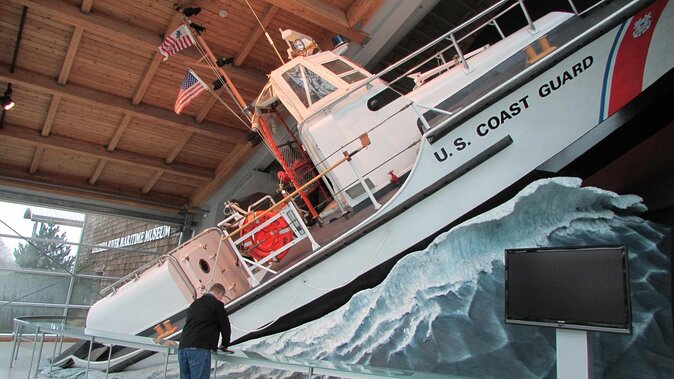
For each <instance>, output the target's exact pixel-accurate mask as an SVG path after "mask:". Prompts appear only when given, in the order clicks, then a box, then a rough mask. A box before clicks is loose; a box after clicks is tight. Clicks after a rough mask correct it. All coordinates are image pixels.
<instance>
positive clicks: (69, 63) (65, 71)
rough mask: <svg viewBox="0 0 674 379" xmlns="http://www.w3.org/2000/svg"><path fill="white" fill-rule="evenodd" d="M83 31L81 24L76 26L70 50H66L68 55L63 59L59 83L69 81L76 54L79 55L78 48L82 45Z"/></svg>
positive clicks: (71, 38) (63, 83) (62, 83)
mask: <svg viewBox="0 0 674 379" xmlns="http://www.w3.org/2000/svg"><path fill="white" fill-rule="evenodd" d="M83 32H84V29H83V28H82V27H81V26H76V27H75V30H74V31H73V35H72V37H70V45H69V46H68V52H66V57H65V59H64V60H63V66H61V73H60V74H59V78H58V83H59V84H60V85H65V84H66V83H67V82H68V76H70V69H71V68H72V67H73V62H74V61H75V55H77V49H78V48H79V47H80V41H81V40H82V33H83Z"/></svg>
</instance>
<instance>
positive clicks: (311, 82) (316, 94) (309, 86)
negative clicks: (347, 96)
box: [282, 65, 337, 108]
mask: <svg viewBox="0 0 674 379" xmlns="http://www.w3.org/2000/svg"><path fill="white" fill-rule="evenodd" d="M282 77H283V80H285V81H286V83H288V85H289V86H290V88H291V89H292V90H293V92H294V93H295V95H297V98H298V99H300V101H301V102H302V104H304V106H305V107H307V108H309V107H310V106H311V105H312V104H314V103H315V102H317V101H319V100H320V99H322V98H324V97H325V96H327V95H329V94H331V93H332V92H334V91H335V90H336V89H337V87H335V86H334V85H332V84H331V83H330V82H328V81H327V80H325V79H324V78H322V77H320V76H319V75H317V74H316V73H315V72H313V71H311V70H309V69H308V68H306V67H304V66H302V65H296V66H294V67H292V68H291V69H289V70H288V71H286V72H284V73H283V75H282Z"/></svg>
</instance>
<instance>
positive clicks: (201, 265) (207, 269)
mask: <svg viewBox="0 0 674 379" xmlns="http://www.w3.org/2000/svg"><path fill="white" fill-rule="evenodd" d="M199 268H200V269H201V271H203V272H204V274H208V273H209V272H211V266H210V265H209V264H208V262H206V260H204V259H199Z"/></svg>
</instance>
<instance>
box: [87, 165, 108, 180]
mask: <svg viewBox="0 0 674 379" xmlns="http://www.w3.org/2000/svg"><path fill="white" fill-rule="evenodd" d="M107 164H108V160H107V159H106V158H101V160H100V161H98V164H97V165H96V168H95V169H94V172H93V173H92V174H91V177H90V178H89V184H91V185H92V186H93V185H94V184H96V182H98V179H99V178H100V177H101V174H102V173H103V169H104V168H105V166H106V165H107Z"/></svg>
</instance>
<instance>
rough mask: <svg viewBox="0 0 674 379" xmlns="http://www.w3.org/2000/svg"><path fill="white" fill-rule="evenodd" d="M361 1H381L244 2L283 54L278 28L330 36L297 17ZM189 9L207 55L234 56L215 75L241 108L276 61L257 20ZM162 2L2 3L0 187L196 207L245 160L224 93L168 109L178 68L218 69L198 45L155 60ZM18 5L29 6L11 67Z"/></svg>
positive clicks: (169, 5) (237, 6)
mask: <svg viewBox="0 0 674 379" xmlns="http://www.w3.org/2000/svg"><path fill="white" fill-rule="evenodd" d="M372 1H374V2H375V3H376V2H377V1H380V0H320V1H312V2H306V1H304V0H288V1H286V0H283V1H280V2H279V1H276V0H274V1H268V0H249V2H250V5H251V6H252V8H253V10H254V11H255V14H256V15H257V16H258V17H261V18H262V17H264V16H265V14H267V15H268V16H267V19H266V20H265V27H266V29H267V31H268V32H269V34H270V35H271V37H272V39H273V40H274V43H275V44H276V47H277V48H278V50H279V51H280V53H281V55H282V56H283V58H284V59H286V52H285V50H286V48H287V45H286V43H285V42H284V41H283V40H282V39H281V38H280V33H279V28H284V29H285V28H290V29H294V30H298V31H301V32H303V33H306V34H310V35H312V36H320V37H318V38H321V39H326V38H329V36H331V35H333V34H334V30H328V29H325V26H324V25H322V23H321V21H320V20H312V21H310V22H307V19H306V16H305V15H304V14H313V15H322V16H321V17H324V16H325V15H326V14H329V13H330V12H333V13H334V12H336V13H335V14H336V15H337V16H336V18H337V19H339V20H341V21H340V22H342V23H344V22H346V21H345V20H346V19H347V16H348V15H349V14H363V13H366V14H369V12H370V11H369V10H368V9H369V8H368V9H366V8H367V7H371V6H372V4H373V3H372ZM190 3H191V4H193V5H195V6H201V7H202V8H203V9H202V12H201V13H200V14H199V15H196V16H193V17H192V21H193V22H195V23H198V24H200V25H202V26H205V27H206V28H207V31H206V33H204V34H203V35H202V36H203V38H204V39H205V40H206V41H207V43H208V45H209V46H210V47H211V49H212V50H213V52H214V54H215V55H216V56H218V57H237V58H238V60H237V62H236V64H235V65H228V66H225V67H223V70H224V71H225V72H226V73H227V75H228V76H229V77H230V78H231V80H232V82H233V83H234V85H235V86H236V87H237V89H238V91H239V92H240V93H241V96H242V97H243V99H244V101H245V102H246V103H250V102H252V101H253V100H254V99H255V98H256V96H257V94H258V93H259V91H260V90H261V88H262V87H263V85H264V83H265V81H266V79H265V74H266V73H267V72H268V71H270V70H272V69H274V68H276V67H278V66H279V65H280V64H281V62H280V60H279V58H278V56H277V55H276V52H274V50H273V49H272V47H271V46H270V45H269V44H268V42H267V41H266V38H265V37H264V36H263V34H262V31H261V29H260V26H259V24H258V21H257V19H256V18H255V15H254V14H253V13H252V12H251V10H250V9H249V7H248V4H247V3H246V1H245V0H230V1H219V2H214V1H204V0H194V1H189V0H182V1H180V4H181V5H184V4H190ZM281 3H284V4H281ZM288 3H289V4H290V5H292V6H297V5H298V4H299V5H300V6H303V7H309V8H311V9H302V10H300V12H299V13H298V14H293V13H292V11H295V10H297V9H295V8H291V11H288V10H287V9H289V8H288ZM173 5H174V1H173V0H137V1H132V0H124V1H120V0H83V1H82V0H10V1H5V2H2V4H0V30H1V32H0V85H1V86H3V88H6V85H7V83H10V82H11V83H12V84H13V89H14V93H13V95H12V96H13V98H14V100H15V101H16V102H17V107H15V108H14V109H13V110H12V111H11V112H7V113H6V117H5V119H4V125H3V126H2V127H1V128H0V148H1V149H2V150H1V151H0V182H1V183H2V184H5V185H7V184H9V185H12V184H13V185H15V186H17V187H18V188H35V189H39V190H44V191H46V192H51V193H58V194H69V195H76V196H80V195H81V196H84V197H87V198H92V199H98V200H100V201H104V202H111V203H122V204H135V205H137V206H139V207H149V208H153V209H163V210H166V211H170V212H174V213H175V212H179V209H180V208H182V207H183V206H184V205H186V204H187V205H189V206H193V207H199V206H201V204H203V202H205V201H206V200H207V199H208V197H209V196H210V195H211V194H212V193H214V192H215V191H217V190H218V189H219V188H220V186H221V185H222V184H223V183H224V182H225V181H226V180H227V178H228V177H229V176H230V175H231V174H233V173H234V171H235V170H236V169H237V168H239V167H241V166H242V164H243V162H244V161H245V160H246V159H247V158H248V157H249V155H250V153H251V152H252V148H251V145H250V144H249V143H247V142H246V138H245V135H246V133H247V131H248V125H247V124H244V123H242V122H241V121H240V120H239V119H238V118H237V117H236V116H235V115H234V114H233V113H232V111H230V110H229V109H227V108H228V107H229V108H231V109H232V110H234V111H235V112H237V113H238V116H239V117H241V118H243V116H242V115H241V114H240V111H239V109H238V103H237V102H235V101H234V100H232V99H231V97H230V96H229V94H228V93H227V92H226V91H224V90H220V91H218V94H219V97H220V99H216V98H214V97H213V96H212V95H210V94H208V93H204V94H202V95H200V96H199V97H198V98H196V99H194V100H193V102H192V103H191V104H190V105H189V106H188V107H187V108H186V109H185V110H184V112H183V114H182V115H180V116H179V115H175V114H174V113H173V104H174V102H175V98H176V96H177V94H178V89H179V86H180V83H181V82H182V80H183V78H184V75H185V71H186V69H187V67H193V68H194V69H195V71H197V72H198V73H199V75H200V76H201V77H202V78H203V80H204V81H205V82H206V83H207V84H210V83H211V82H213V81H214V80H215V79H216V77H217V76H218V75H219V74H216V73H213V72H210V71H209V70H207V69H204V68H203V67H202V66H200V65H199V63H197V60H198V59H199V56H200V55H199V52H198V51H197V49H196V48H195V47H190V48H188V49H186V50H185V51H183V52H180V53H179V54H177V55H174V56H172V57H171V58H170V59H169V60H168V61H162V60H161V57H160V56H159V54H158V53H157V51H158V50H157V47H158V45H159V44H160V43H161V41H162V38H163V35H164V34H166V33H170V32H171V31H173V30H174V29H175V25H176V24H177V22H178V14H177V12H176V11H175V10H174V8H173ZM24 6H26V7H27V9H28V12H27V17H26V21H25V25H24V26H23V31H22V32H23V36H22V40H21V44H20V47H19V50H18V55H17V58H18V59H17V61H16V66H15V67H12V66H11V63H12V59H13V54H14V50H15V46H16V44H17V36H18V31H19V28H20V26H19V25H20V19H21V13H22V10H23V7H24ZM354 7H356V8H358V9H360V10H358V9H356V10H355V11H354ZM326 9H327V11H326ZM221 10H225V11H227V17H224V18H223V17H221V16H220V14H219V13H220V11H221ZM354 12H355V13H354ZM298 15H299V16H300V17H298ZM340 27H343V25H342V26H340ZM333 29H334V28H333ZM359 35H362V34H359ZM0 89H1V88H0ZM223 102H224V103H225V104H226V106H225V105H223ZM12 178H13V179H12Z"/></svg>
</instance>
